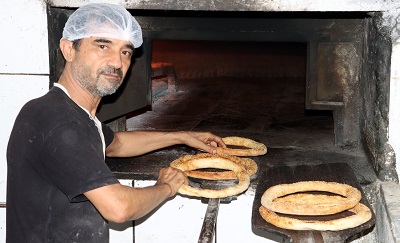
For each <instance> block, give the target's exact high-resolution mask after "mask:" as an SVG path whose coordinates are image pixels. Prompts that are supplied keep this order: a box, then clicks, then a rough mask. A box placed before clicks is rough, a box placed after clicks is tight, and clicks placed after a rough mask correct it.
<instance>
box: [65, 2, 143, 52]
mask: <svg viewBox="0 0 400 243" xmlns="http://www.w3.org/2000/svg"><path fill="white" fill-rule="evenodd" d="M91 36H98V37H104V38H113V39H119V40H126V41H130V42H131V43H132V44H133V46H134V47H135V48H138V47H139V46H141V45H142V43H143V39H142V29H141V28H140V25H139V23H138V22H137V21H136V19H135V18H134V17H132V15H131V14H130V13H129V12H128V11H127V10H126V9H125V8H124V7H122V6H119V5H115V4H109V3H90V4H87V5H84V6H82V7H80V8H78V9H77V10H76V11H75V12H74V13H72V14H71V16H70V17H69V18H68V20H67V23H66V24H65V27H64V30H63V36H62V39H67V40H69V41H74V40H78V39H82V38H88V37H91Z"/></svg>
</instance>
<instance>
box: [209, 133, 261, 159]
mask: <svg viewBox="0 0 400 243" xmlns="http://www.w3.org/2000/svg"><path fill="white" fill-rule="evenodd" d="M222 140H223V141H224V143H225V144H226V145H233V146H239V147H245V148H246V149H234V148H222V147H217V148H216V150H217V153H218V154H228V155H236V156H258V155H264V154H266V153H267V147H266V146H265V145H264V144H262V143H259V142H256V141H254V140H251V139H248V138H242V137H225V138H222Z"/></svg>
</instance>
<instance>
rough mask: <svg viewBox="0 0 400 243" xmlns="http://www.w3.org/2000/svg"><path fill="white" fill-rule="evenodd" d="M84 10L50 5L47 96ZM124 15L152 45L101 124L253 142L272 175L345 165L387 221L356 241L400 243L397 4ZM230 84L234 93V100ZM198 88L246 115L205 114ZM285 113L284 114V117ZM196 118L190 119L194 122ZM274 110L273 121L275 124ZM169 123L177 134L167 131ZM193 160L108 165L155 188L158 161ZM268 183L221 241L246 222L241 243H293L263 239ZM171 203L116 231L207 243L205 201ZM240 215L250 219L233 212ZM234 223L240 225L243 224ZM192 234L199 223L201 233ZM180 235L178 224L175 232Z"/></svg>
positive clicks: (274, 4)
mask: <svg viewBox="0 0 400 243" xmlns="http://www.w3.org/2000/svg"><path fill="white" fill-rule="evenodd" d="M109 2H113V1H109ZM83 3H84V1H80V0H70V1H61V0H51V1H48V6H47V19H48V29H49V32H48V35H49V57H50V59H49V60H50V75H49V78H50V86H51V85H52V84H53V83H54V82H56V81H57V79H58V76H59V74H60V73H61V69H62V66H63V60H62V56H61V55H60V52H59V50H58V41H59V39H60V36H61V32H62V29H61V27H62V26H63V24H64V23H65V21H66V20H67V17H68V16H69V14H71V13H72V12H73V10H74V9H75V8H77V7H79V6H80V5H82V4H83ZM121 4H122V5H123V6H125V7H126V8H127V9H129V10H130V11H131V12H132V15H134V16H136V17H137V20H138V22H139V23H140V24H141V26H142V28H143V35H144V44H143V46H142V47H141V48H140V49H139V51H138V52H137V53H135V61H134V65H133V68H132V69H131V70H130V72H129V75H128V76H127V82H125V83H124V85H123V86H122V87H121V89H120V90H119V91H118V93H116V94H115V95H112V96H110V97H107V98H106V99H104V100H103V101H102V105H101V107H100V110H99V113H98V116H99V118H100V119H101V120H103V121H105V122H107V123H109V124H110V125H112V126H114V127H115V129H116V130H125V129H128V130H133V129H159V130H168V129H170V130H179V129H195V130H196V129H198V130H200V129H201V130H206V129H207V130H211V131H212V132H214V133H216V134H220V135H221V136H224V135H227V136H228V135H231V134H233V133H235V134H236V135H242V136H248V137H251V138H253V139H255V140H257V141H261V142H263V143H265V144H266V145H267V147H268V148H269V152H268V153H267V155H265V156H264V157H262V158H257V159H256V160H257V163H258V164H259V165H260V168H263V169H265V170H269V169H270V168H274V167H275V166H278V165H281V164H284V165H287V166H296V165H316V164H329V163H332V162H344V163H347V164H349V165H350V167H351V168H352V169H353V171H354V172H355V175H356V178H357V180H358V183H360V185H361V186H362V189H363V191H364V193H365V195H366V198H367V199H368V201H369V203H370V204H371V206H372V207H373V209H374V212H375V214H376V223H375V225H374V226H373V227H370V228H368V229H367V230H364V231H363V232H361V233H359V234H357V235H356V236H353V238H351V240H354V241H359V242H397V240H399V238H398V237H399V236H398V235H399V233H400V231H399V229H398V223H399V222H398V221H400V215H399V213H398V209H399V207H400V204H399V203H398V202H396V197H397V196H399V195H400V188H399V186H398V183H399V181H398V173H399V171H398V170H397V168H396V152H397V153H399V152H400V141H399V140H398V139H396V138H395V137H396V135H397V137H398V135H399V130H400V126H399V125H397V124H400V123H399V122H400V121H399V120H400V118H399V115H400V107H397V106H398V105H396V104H398V102H400V100H399V99H400V98H398V97H397V96H396V95H395V94H396V92H400V88H399V87H400V86H399V85H398V84H397V83H398V82H396V81H397V80H398V78H399V76H400V74H399V68H398V63H399V62H400V52H399V50H398V48H399V47H398V43H399V41H398V37H399V33H400V31H399V29H400V27H399V26H398V24H397V21H396V19H398V18H399V14H400V10H399V9H400V4H399V3H394V2H390V3H389V2H387V1H372V0H371V1H369V0H368V1H363V2H362V3H360V2H357V1H351V0H348V1H346V0H343V1H331V2H326V1H291V2H287V1H252V0H243V1H234V2H228V1H201V2H194V1H181V0H175V1H128V0H127V1H123V2H122V3H121ZM283 56H285V57H283ZM189 63H192V65H189ZM396 65H397V66H396ZM216 80H217V81H216ZM266 80H267V81H266ZM226 82H227V83H226ZM222 83H224V84H222ZM229 86H234V87H236V88H237V90H236V91H231V92H229V91H228V94H225V93H224V92H225V91H226V89H227V88H226V87H229ZM163 87H164V88H163ZM251 87H252V89H250V88H251ZM288 87H290V89H289V88H288ZM206 88H208V89H206ZM160 89H161V90H160ZM193 90H195V91H198V92H201V93H202V94H206V95H207V96H209V98H212V99H214V100H215V99H217V97H218V96H224V95H229V96H232V95H235V94H237V96H234V97H235V99H236V100H237V101H239V102H238V103H239V104H240V105H243V104H248V106H247V107H245V106H243V107H241V106H240V105H238V103H229V102H225V103H224V102H222V101H221V102H214V104H215V103H221V104H222V103H223V104H224V106H215V107H214V108H215V109H214V110H213V111H212V112H208V109H211V108H207V107H210V104H209V103H206V102H205V101H204V102H203V103H202V102H200V101H203V100H201V98H198V96H195V93H190V92H193ZM282 90H283V91H282ZM239 91H245V92H244V93H246V92H247V93H246V94H247V96H246V95H244V96H240V95H239ZM279 92H280V93H279ZM278 93H279V94H282V96H285V98H282V97H279V96H278V95H276V94H278ZM248 96H252V97H253V99H249V98H248ZM193 97H197V98H193ZM244 97H247V98H244ZM184 98H186V99H184ZM190 99H197V100H196V101H199V103H196V102H195V101H193V100H190ZM188 100H189V101H190V102H188ZM177 101H179V102H181V103H176V102H177ZM283 101H287V103H285V102H283ZM174 102H175V103H174ZM396 102H397V103H396ZM271 104H274V106H272V105H271ZM202 105H204V107H202ZM229 105H231V106H229ZM166 106H171V107H172V108H170V109H167V108H166ZM194 106H195V107H196V108H198V107H202V110H201V111H198V109H194V108H193V107H194ZM174 107H175V108H174ZM221 107H223V108H221ZM254 107H257V109H254ZM276 107H280V108H279V112H277V108H276ZM295 107H299V109H297V110H296V109H295ZM179 109H181V110H179ZM253 109H254V110H253ZM186 110H188V113H185V114H184V111H186ZM195 110H196V111H195ZM228 110H231V111H232V112H233V113H229V112H228ZM159 111H160V112H159ZM273 111H275V113H274V115H273V116H269V115H270V114H271V113H272V112H273ZM246 112H249V113H246ZM240 114H245V118H243V117H241V116H239V115H240ZM254 114H257V115H254ZM179 115H182V116H179ZM253 115H254V116H253ZM246 116H247V118H246ZM188 117H189V119H191V120H194V119H198V122H197V123H196V125H193V126H192V125H188V124H189V123H185V122H183V121H185V119H188ZM249 117H250V118H249ZM165 120H167V121H169V122H170V123H171V124H173V125H170V127H168V126H167V125H166V124H165ZM255 121H256V122H255ZM261 121H262V122H261ZM261 123H262V124H263V125H262V128H261V129H259V130H257V129H258V128H257V129H256V128H255V127H257V125H259V124H261ZM179 124H183V125H182V126H179ZM265 124H266V125H265ZM395 124H396V125H395ZM249 127H250V128H251V129H248V128H249ZM299 128H300V130H298V129H299ZM246 129H247V130H246ZM299 131H301V132H299ZM316 131H317V132H316ZM298 132H299V133H298ZM296 139H298V140H297V141H298V143H296V144H295V143H293V140H296ZM184 153H193V151H188V150H187V148H181V147H177V148H170V149H167V150H165V151H157V152H155V153H154V154H149V155H145V156H143V157H140V158H128V159H114V158H109V159H108V160H107V163H108V164H109V166H110V168H111V169H112V170H113V171H114V172H115V173H116V174H117V175H118V176H119V177H120V179H121V181H124V182H127V183H128V184H129V183H132V181H133V185H134V186H142V185H146V184H148V183H153V181H154V179H155V172H157V171H158V168H159V167H160V163H155V162H151V161H164V162H162V163H164V164H163V165H168V162H170V161H171V160H172V159H175V158H176V157H177V156H180V155H182V154H184ZM148 161H150V163H147V162H148ZM162 163H161V164H162ZM257 183H258V181H257V180H254V181H253V182H252V186H251V188H250V189H249V190H248V192H246V193H245V195H242V196H238V197H237V198H235V200H233V201H232V202H228V203H226V204H224V205H221V208H220V211H221V212H220V215H219V216H218V217H219V218H218V222H219V225H218V230H217V232H218V233H217V235H218V236H217V237H220V238H219V239H220V240H221V241H222V242H233V241H232V239H233V240H234V239H239V238H237V236H235V233H234V232H229V231H230V228H233V229H236V228H235V226H233V225H232V222H233V221H235V220H237V219H239V220H241V221H244V222H247V225H245V227H248V229H245V230H244V229H242V228H240V227H238V228H237V230H233V231H237V232H240V234H239V235H240V237H243V238H240V240H239V241H242V240H249V242H258V241H260V242H265V240H270V241H271V242H275V241H285V240H286V241H287V240H288V239H287V238H285V237H282V236H277V235H273V234H272V235H267V236H265V235H260V234H259V233H257V232H256V231H255V230H254V229H253V230H252V229H251V226H252V225H251V224H252V222H251V207H252V203H253V199H254V196H255V194H256V192H255V191H256V188H257ZM174 201H175V202H168V205H165V209H164V207H163V208H162V209H160V210H158V212H156V213H154V215H153V216H154V219H153V220H154V221H152V219H151V218H149V219H145V220H144V221H143V222H135V225H134V226H132V225H125V226H118V227H120V228H122V229H120V228H118V229H116V231H123V232H128V233H127V234H128V235H129V236H127V238H128V239H131V238H132V240H133V241H135V239H136V240H138V242H147V241H146V240H148V242H162V241H163V240H164V241H165V240H166V239H168V240H167V241H171V242H172V241H174V242H187V241H189V242H191V241H193V239H196V240H197V238H198V237H199V236H198V234H199V233H200V226H201V223H202V221H203V219H202V217H203V216H204V213H205V212H206V207H207V204H206V203H203V202H199V200H193V199H191V200H190V199H186V198H184V199H182V198H175V199H174ZM181 208H183V209H182V210H181ZM238 208H241V211H242V212H241V213H237V212H236V210H237V209H238ZM179 210H181V211H184V213H181V214H180V215H181V216H182V219H181V220H180V219H176V218H177V217H179V216H175V219H174V220H175V221H174V220H171V217H174V215H175V212H176V211H179ZM185 210H187V211H185ZM224 210H225V211H224ZM193 214H195V215H193ZM233 214H237V216H236V217H235V218H234V217H232V215H233ZM184 215H186V216H184ZM165 218H168V220H166V219H165ZM146 220H147V222H146ZM185 220H186V221H185ZM193 221H196V222H193ZM160 222H163V223H160ZM221 222H222V223H221ZM182 223H183V224H186V225H187V226H188V228H185V227H186V226H181V227H182V231H184V232H187V231H189V232H190V233H189V234H190V235H191V236H190V237H188V238H185V237H183V236H182V237H178V236H176V235H173V234H171V232H170V231H171V230H168V229H175V228H179V224H182ZM164 224H165V228H166V230H165V232H164V231H163V230H162V229H160V232H162V233H161V234H164V235H161V236H157V235H156V234H155V233H154V232H152V231H157V230H158V228H159V227H160V228H161V225H164ZM190 224H192V226H193V225H197V226H195V229H194V230H193V229H191V228H193V227H190ZM199 224H200V225H199ZM169 225H176V226H174V227H172V228H168V226H169ZM115 227H117V226H115ZM156 228H157V230H154V229H156ZM182 231H177V232H178V233H179V234H181V233H182ZM193 231H194V232H193ZM167 232H168V233H167ZM182 234H183V233H182ZM193 235H194V237H193ZM230 235H231V236H230ZM255 235H257V236H255ZM231 237H234V238H231ZM279 237H282V238H279ZM322 237H323V236H322ZM311 238H312V236H311ZM199 242H200V241H199ZM315 242H319V241H315ZM320 242H323V241H320ZM325 242H330V241H328V240H326V241H325ZM332 242H334V241H332Z"/></svg>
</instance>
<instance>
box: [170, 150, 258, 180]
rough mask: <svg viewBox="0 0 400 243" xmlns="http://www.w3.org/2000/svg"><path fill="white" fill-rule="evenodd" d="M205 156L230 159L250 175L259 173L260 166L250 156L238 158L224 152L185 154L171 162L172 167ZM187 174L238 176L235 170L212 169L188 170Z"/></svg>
mask: <svg viewBox="0 0 400 243" xmlns="http://www.w3.org/2000/svg"><path fill="white" fill-rule="evenodd" d="M204 158H214V159H215V158H220V159H221V161H222V160H230V161H233V162H234V163H236V164H238V165H240V166H242V167H243V168H244V170H245V172H246V173H247V174H249V176H250V177H251V176H253V175H254V174H255V173H257V170H258V166H257V163H256V162H255V161H254V160H252V159H249V158H238V157H235V156H232V155H224V154H215V155H213V154H209V153H202V154H196V155H184V156H182V157H180V158H178V159H176V160H174V161H172V162H171V167H174V168H175V167H176V166H177V165H179V164H180V163H186V162H187V161H189V160H196V159H204ZM185 174H186V175H187V176H190V177H193V178H199V179H206V180H234V179H236V178H237V176H236V174H235V173H234V172H233V171H220V172H212V171H200V170H187V171H185Z"/></svg>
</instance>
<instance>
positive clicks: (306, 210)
mask: <svg viewBox="0 0 400 243" xmlns="http://www.w3.org/2000/svg"><path fill="white" fill-rule="evenodd" d="M309 191H325V192H330V193H334V194H338V195H341V196H343V197H344V198H343V201H339V202H335V203H332V202H319V201H314V202H313V203H310V202H304V201H279V200H275V199H276V198H279V197H282V196H285V195H289V194H293V193H297V192H309ZM360 200H361V192H360V191H359V190H358V189H356V188H354V187H352V186H349V185H346V184H340V183H336V182H325V181H301V182H296V183H292V184H280V185H276V186H272V187H270V188H268V189H267V190H266V191H265V192H264V194H263V196H262V197H261V204H262V205H263V206H264V207H266V208H267V209H269V210H271V211H274V212H278V213H284V214H293V215H329V214H335V213H338V212H342V211H344V210H347V209H349V208H352V207H354V206H355V205H357V203H359V201H360Z"/></svg>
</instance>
